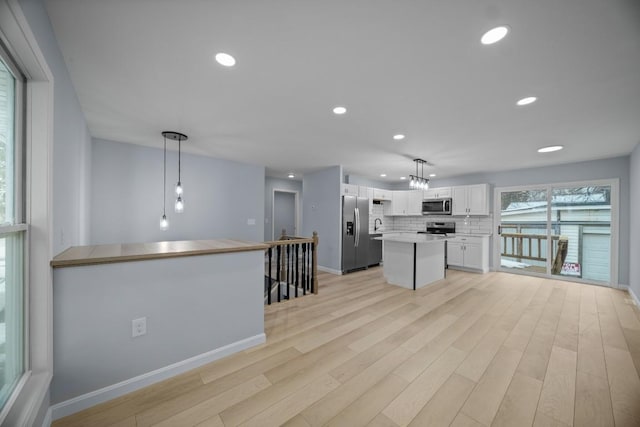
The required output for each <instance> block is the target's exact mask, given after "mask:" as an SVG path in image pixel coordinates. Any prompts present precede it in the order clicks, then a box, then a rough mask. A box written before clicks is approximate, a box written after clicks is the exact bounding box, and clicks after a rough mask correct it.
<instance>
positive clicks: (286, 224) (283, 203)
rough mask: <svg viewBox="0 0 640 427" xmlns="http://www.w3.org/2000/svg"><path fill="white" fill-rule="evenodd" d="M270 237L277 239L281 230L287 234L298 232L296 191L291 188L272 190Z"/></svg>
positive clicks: (294, 234) (291, 234) (292, 234)
mask: <svg viewBox="0 0 640 427" xmlns="http://www.w3.org/2000/svg"><path fill="white" fill-rule="evenodd" d="M271 217H272V222H271V224H272V228H271V239H272V240H277V239H279V238H280V236H281V234H282V230H286V231H287V235H288V236H296V235H297V234H298V192H297V191H291V190H273V206H272V212H271Z"/></svg>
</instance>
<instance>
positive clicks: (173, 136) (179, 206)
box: [162, 131, 189, 213]
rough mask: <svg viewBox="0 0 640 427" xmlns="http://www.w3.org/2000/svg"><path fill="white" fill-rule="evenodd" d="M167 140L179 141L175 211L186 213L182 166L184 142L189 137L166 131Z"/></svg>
mask: <svg viewBox="0 0 640 427" xmlns="http://www.w3.org/2000/svg"><path fill="white" fill-rule="evenodd" d="M162 135H164V137H165V138H169V139H173V140H174V141H178V183H177V184H176V196H178V197H177V198H176V203H175V205H174V210H175V212H176V213H182V212H184V199H183V198H182V195H183V192H184V190H183V189H182V180H181V166H182V164H181V163H182V141H186V140H187V139H189V138H188V137H187V135H185V134H183V133H180V132H172V131H165V132H162Z"/></svg>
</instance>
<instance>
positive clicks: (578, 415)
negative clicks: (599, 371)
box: [574, 372, 614, 427]
mask: <svg viewBox="0 0 640 427" xmlns="http://www.w3.org/2000/svg"><path fill="white" fill-rule="evenodd" d="M574 417H575V418H574V425H575V426H600V427H613V426H614V421H613V410H612V408H611V394H610V392H609V383H608V382H607V379H606V378H603V377H600V376H596V375H589V374H586V373H583V372H578V373H577V377H576V406H575V415H574Z"/></svg>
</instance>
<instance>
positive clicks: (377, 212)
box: [369, 202, 393, 233]
mask: <svg viewBox="0 0 640 427" xmlns="http://www.w3.org/2000/svg"><path fill="white" fill-rule="evenodd" d="M383 208H384V206H383V205H382V203H380V204H376V203H371V202H370V204H369V233H373V232H374V231H373V228H374V222H375V220H376V218H380V219H381V220H382V227H383V228H382V229H383V230H386V229H389V230H390V229H391V228H390V227H389V226H390V225H391V224H392V222H393V217H391V216H384V209H383ZM387 221H389V222H387Z"/></svg>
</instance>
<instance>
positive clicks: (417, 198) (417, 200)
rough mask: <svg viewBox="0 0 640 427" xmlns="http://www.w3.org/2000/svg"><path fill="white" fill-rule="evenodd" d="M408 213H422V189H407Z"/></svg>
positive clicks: (414, 214)
mask: <svg viewBox="0 0 640 427" xmlns="http://www.w3.org/2000/svg"><path fill="white" fill-rule="evenodd" d="M407 193H408V194H407V215H413V216H419V215H422V199H423V197H424V196H423V192H422V190H412V191H407Z"/></svg>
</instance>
